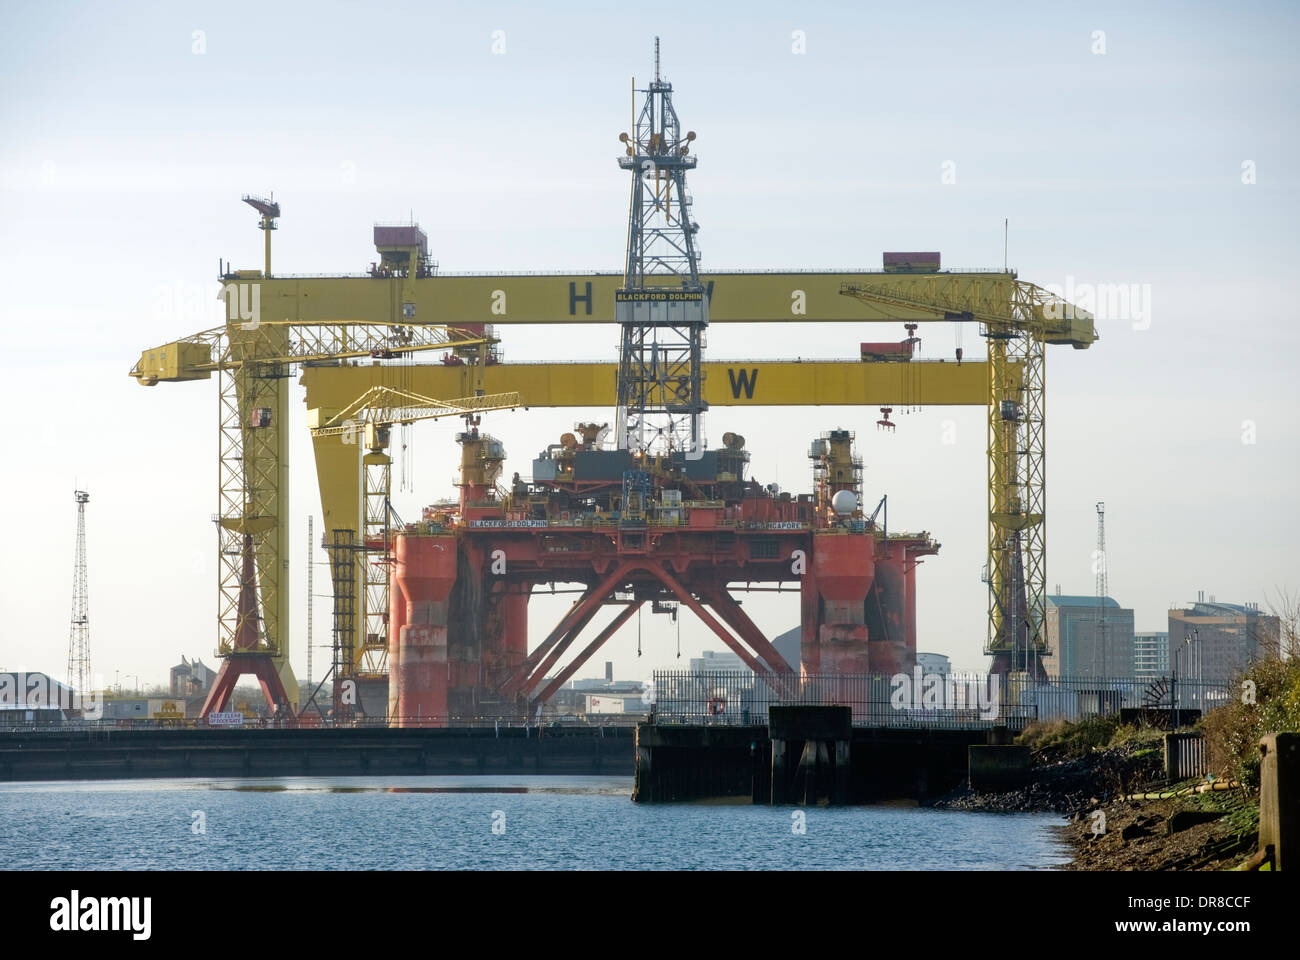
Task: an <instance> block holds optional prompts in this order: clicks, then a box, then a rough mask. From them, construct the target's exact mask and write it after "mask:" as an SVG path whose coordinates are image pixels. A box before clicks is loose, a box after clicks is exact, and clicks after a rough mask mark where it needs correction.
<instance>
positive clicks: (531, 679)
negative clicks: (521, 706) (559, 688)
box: [519, 601, 603, 696]
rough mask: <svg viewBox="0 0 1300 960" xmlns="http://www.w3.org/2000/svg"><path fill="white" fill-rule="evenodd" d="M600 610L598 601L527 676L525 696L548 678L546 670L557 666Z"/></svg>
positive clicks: (524, 688)
mask: <svg viewBox="0 0 1300 960" xmlns="http://www.w3.org/2000/svg"><path fill="white" fill-rule="evenodd" d="M602 602H603V601H602ZM599 610H600V604H599V603H598V604H596V605H594V606H593V607H591V609H589V610H588V611H587V612H586V613H584V614H583V615H582V616H581V617H579V618H578V622H577V623H575V624H574V625H573V626H572V627H570V628H569V630H568V631H567V632H566V633H565V634H564V639H563V640H561V641H560V642H559V643H557V644H556V645H555V649H553V650H552V651H551V652H550V654H549V655H548V656H547V658H546V659H545V660H543V661H542V663H541V666H539V667H538V668H537V669H536V670H534V671H533V672H532V673H530V674H529V675H528V676H527V678H525V680H524V682H523V684H522V685H521V686H520V687H519V692H520V693H522V694H524V695H525V696H528V695H530V694H531V693H532V692H533V688H534V687H536V686H537V685H538V684H539V683H541V682H542V681H543V680H545V679H546V671H548V670H550V669H551V667H553V666H555V662H556V661H557V660H559V659H560V657H562V656H564V651H565V650H568V649H569V644H571V643H573V641H574V640H576V639H578V634H580V633H582V631H583V630H586V629H587V624H589V623H591V621H592V618H593V617H595V616H596V613H597V611H599Z"/></svg>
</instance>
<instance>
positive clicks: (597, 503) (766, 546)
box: [370, 44, 939, 725]
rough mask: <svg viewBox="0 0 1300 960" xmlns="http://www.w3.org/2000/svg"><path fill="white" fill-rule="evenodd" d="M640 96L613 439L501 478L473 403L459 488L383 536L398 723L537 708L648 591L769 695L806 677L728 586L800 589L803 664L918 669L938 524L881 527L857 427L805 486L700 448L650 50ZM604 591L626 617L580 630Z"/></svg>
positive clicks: (665, 92) (686, 214) (671, 117)
mask: <svg viewBox="0 0 1300 960" xmlns="http://www.w3.org/2000/svg"><path fill="white" fill-rule="evenodd" d="M637 92H638V93H642V94H644V100H643V101H642V104H641V108H640V112H639V114H638V115H637V117H636V121H635V127H634V130H633V133H632V134H631V135H629V134H626V133H625V134H623V135H622V136H621V137H620V140H621V141H622V142H623V143H624V144H625V146H626V155H625V156H623V157H621V158H620V160H619V164H620V166H621V167H622V168H623V169H625V170H629V171H631V174H632V199H631V209H630V212H629V219H630V223H629V231H628V247H627V261H626V271H625V275H624V280H623V284H622V286H621V287H620V288H619V289H618V291H617V293H616V306H615V315H616V319H617V321H618V323H619V325H620V328H621V344H620V352H619V364H618V379H617V398H618V400H617V402H618V406H617V409H616V412H615V418H614V420H615V423H614V430H613V436H612V437H610V436H609V435H610V433H611V431H610V429H609V425H608V424H597V423H582V424H578V425H577V426H576V428H575V431H574V432H573V433H566V434H564V435H563V436H562V437H561V438H560V440H559V442H558V443H556V444H553V445H551V446H549V447H548V448H547V449H546V450H545V451H543V452H542V453H541V454H540V455H539V456H538V457H537V458H536V459H535V460H534V461H533V470H532V479H531V482H527V481H524V480H522V479H521V478H520V477H519V475H518V474H515V476H514V479H513V482H512V483H511V484H510V485H509V486H508V487H503V486H499V485H498V479H499V478H500V475H501V471H502V464H503V461H504V460H505V451H504V449H503V447H502V444H501V443H500V441H498V440H496V439H495V438H493V437H491V436H488V435H487V434H485V433H481V432H480V431H479V429H478V426H479V418H478V417H477V416H468V417H467V425H466V429H465V431H464V432H462V433H460V434H459V435H458V437H457V440H458V442H459V443H460V447H461V467H460V481H459V487H460V496H459V500H458V501H456V502H449V503H445V504H440V505H435V506H431V507H427V508H425V510H424V512H423V517H422V519H421V521H420V522H419V523H413V524H407V525H405V527H404V528H403V529H401V530H400V531H398V532H396V534H395V535H394V536H391V537H390V538H388V563H389V568H390V571H391V575H390V580H389V600H390V605H389V611H388V637H389V652H388V668H389V708H388V714H389V717H390V722H392V723H393V724H395V725H430V724H439V723H443V722H446V721H447V720H448V718H455V717H474V716H480V717H481V716H491V715H506V716H509V715H514V716H518V715H519V714H521V713H527V714H529V715H531V714H532V713H533V712H534V711H535V710H536V708H537V706H538V705H540V704H541V703H543V702H545V701H546V700H548V699H549V698H550V697H551V696H552V695H553V694H554V693H555V692H556V691H557V690H559V689H560V687H561V686H563V685H564V683H565V682H566V681H567V680H568V679H569V678H570V677H571V676H572V675H573V674H574V672H575V671H577V670H578V669H579V668H580V667H581V666H582V665H583V664H584V663H585V662H586V661H587V660H588V659H589V658H590V657H591V656H592V655H593V654H594V653H595V652H596V651H597V650H598V649H599V648H600V646H601V645H602V644H603V643H604V642H605V641H606V640H608V639H609V638H610V637H611V636H612V635H613V634H614V632H615V631H617V630H618V629H619V628H620V627H621V626H623V625H624V624H625V623H627V622H628V620H629V619H630V618H631V617H633V616H634V615H636V613H637V611H638V610H640V609H641V607H642V606H643V605H645V604H647V603H649V604H650V605H651V609H652V610H655V611H660V612H664V611H667V610H672V609H675V608H676V607H677V606H678V605H681V606H685V607H686V608H688V609H690V610H691V611H693V612H694V613H695V614H696V615H697V616H698V617H699V618H700V619H701V620H702V621H703V622H704V623H705V624H706V625H707V626H708V627H709V628H710V629H711V630H713V631H714V633H716V634H717V635H718V637H719V639H720V640H721V641H722V642H723V643H725V644H726V645H727V646H728V647H729V648H730V649H731V650H733V651H734V652H735V653H736V654H737V655H738V656H740V657H741V658H742V659H743V660H744V662H745V663H746V664H748V665H749V666H750V667H751V668H752V669H753V670H754V671H755V673H756V675H757V676H758V677H761V678H764V679H766V680H767V681H768V682H769V683H770V684H771V685H772V687H773V689H776V690H793V689H795V688H797V686H798V685H799V683H800V672H797V671H795V670H794V669H793V668H792V667H791V666H790V665H789V664H787V663H786V662H785V660H784V659H783V658H782V657H781V655H780V654H779V653H778V652H777V651H776V650H775V648H774V647H773V646H772V644H771V643H770V642H769V641H768V639H767V638H766V637H765V636H764V633H763V631H762V630H761V629H760V628H759V627H758V626H757V625H756V624H755V623H754V622H753V620H751V619H750V618H749V616H747V614H746V613H745V611H744V609H743V608H742V607H741V605H740V603H739V602H737V601H736V600H735V599H734V598H733V597H732V595H731V592H730V586H729V585H731V584H736V585H744V587H748V586H749V585H751V584H771V583H778V584H780V583H792V582H793V583H797V584H799V590H800V593H801V600H802V643H801V654H800V658H801V673H802V674H803V675H805V676H807V675H813V674H816V675H822V676H823V677H824V676H825V675H828V674H830V675H860V674H868V673H872V674H882V673H883V674H893V673H897V672H901V671H910V669H911V667H912V666H913V664H914V663H915V661H916V568H917V565H918V563H919V562H920V558H922V557H924V556H927V555H930V554H934V553H936V552H937V551H938V549H939V547H938V544H936V543H935V542H934V541H933V540H932V539H931V538H930V537H929V535H928V534H924V533H922V534H900V533H892V534H891V533H889V532H888V530H887V524H885V523H881V522H878V520H881V519H883V517H882V516H881V509H880V507H877V508H876V510H875V511H874V512H872V513H870V514H867V513H866V512H865V511H864V509H863V499H862V461H861V459H860V458H859V457H858V456H857V455H856V454H855V452H854V449H853V434H852V433H850V432H849V431H847V430H832V431H829V432H827V433H824V434H822V435H821V437H819V438H817V439H815V440H813V441H812V444H811V448H810V450H809V452H808V456H809V459H810V460H811V463H812V467H813V476H814V491H813V492H812V493H810V494H799V495H791V494H789V493H783V492H781V491H779V490H778V489H777V488H776V487H775V486H768V487H764V486H762V485H760V484H759V483H757V482H756V481H754V480H750V479H747V478H746V476H745V471H746V467H747V465H748V462H749V453H748V452H747V451H746V449H745V439H744V438H743V437H741V436H739V435H737V434H734V433H726V434H724V435H723V437H722V446H721V447H720V448H715V449H707V448H706V444H705V442H704V430H703V420H704V414H705V409H706V403H705V402H704V400H703V393H702V390H701V380H702V372H701V361H702V347H703V341H704V332H705V329H706V327H707V326H708V319H709V298H708V291H707V289H706V287H705V286H704V284H702V283H701V280H700V274H699V265H698V256H697V251H696V242H695V234H696V232H697V231H698V229H699V225H698V224H696V223H695V222H694V221H693V220H692V219H691V216H690V206H691V201H690V197H689V195H688V194H687V191H686V173H687V171H688V170H690V169H693V168H694V167H695V163H696V158H695V157H694V156H693V155H692V154H691V149H690V148H691V143H692V142H693V141H694V140H695V134H694V132H689V131H688V132H683V131H682V129H681V125H680V123H679V121H678V118H677V114H676V112H675V110H674V108H673V103H672V85H671V84H670V83H668V82H667V81H664V80H661V79H660V76H659V64H658V47H657V44H656V52H655V78H654V80H653V81H652V82H651V83H650V84H649V86H648V88H646V89H644V90H638V91H637ZM525 402H526V399H525ZM607 439H608V440H609V441H610V442H608V443H607ZM882 505H883V500H882ZM370 546H372V548H373V546H375V545H370ZM557 581H558V582H574V583H581V584H585V589H584V590H583V591H582V594H581V597H580V598H579V599H578V600H577V601H576V602H575V603H574V604H573V606H572V607H571V608H570V609H569V611H568V612H567V613H566V614H565V616H564V617H563V618H562V619H561V621H560V622H559V624H557V625H556V626H555V628H554V629H553V630H551V631H550V632H549V633H548V634H547V636H546V638H545V639H544V640H543V641H542V642H541V643H540V644H538V645H537V646H536V648H535V649H534V650H533V651H532V652H531V653H529V651H528V600H529V596H530V594H531V592H532V589H533V587H534V586H536V585H538V584H542V583H548V582H549V583H555V582H557ZM608 605H614V606H617V607H618V608H620V609H619V611H618V613H617V615H616V616H615V617H614V618H613V619H612V620H611V621H610V622H609V623H608V624H607V625H606V626H604V627H603V628H602V629H599V630H596V631H594V632H592V633H591V635H590V636H589V638H587V639H585V640H583V639H582V638H583V633H584V630H585V629H586V628H587V627H588V626H589V625H590V624H591V622H592V620H593V619H594V618H595V617H596V615H597V613H598V612H599V611H600V610H601V608H602V607H604V606H608ZM571 649H573V650H575V651H576V655H574V656H573V657H572V659H571V660H570V661H569V662H568V664H567V665H566V666H565V667H564V668H563V669H561V670H559V671H558V672H553V671H554V669H555V667H556V666H557V664H558V663H559V662H560V660H561V658H562V657H564V656H565V654H566V653H568V652H569V651H570V650H571ZM823 683H824V681H823Z"/></svg>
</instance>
